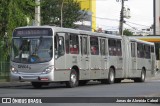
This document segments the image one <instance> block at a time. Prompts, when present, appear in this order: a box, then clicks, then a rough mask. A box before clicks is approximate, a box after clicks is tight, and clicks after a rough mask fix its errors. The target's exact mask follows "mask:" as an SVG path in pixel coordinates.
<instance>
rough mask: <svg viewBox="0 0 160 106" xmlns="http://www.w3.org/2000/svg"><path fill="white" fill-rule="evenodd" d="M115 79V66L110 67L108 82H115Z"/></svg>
mask: <svg viewBox="0 0 160 106" xmlns="http://www.w3.org/2000/svg"><path fill="white" fill-rule="evenodd" d="M114 81H115V73H114V69H113V68H110V69H109V73H108V80H107V83H108V84H113V83H114Z"/></svg>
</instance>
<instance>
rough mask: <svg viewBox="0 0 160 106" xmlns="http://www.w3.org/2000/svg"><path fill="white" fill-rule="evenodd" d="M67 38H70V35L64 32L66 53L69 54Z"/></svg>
mask: <svg viewBox="0 0 160 106" xmlns="http://www.w3.org/2000/svg"><path fill="white" fill-rule="evenodd" d="M69 40H70V36H69V35H68V34H66V35H65V46H66V54H69Z"/></svg>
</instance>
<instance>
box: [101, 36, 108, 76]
mask: <svg viewBox="0 0 160 106" xmlns="http://www.w3.org/2000/svg"><path fill="white" fill-rule="evenodd" d="M107 47H108V43H107V40H106V39H105V38H101V39H100V52H101V78H106V77H107V75H108V73H107V66H108V65H107V63H108V51H107V50H108V48H107Z"/></svg>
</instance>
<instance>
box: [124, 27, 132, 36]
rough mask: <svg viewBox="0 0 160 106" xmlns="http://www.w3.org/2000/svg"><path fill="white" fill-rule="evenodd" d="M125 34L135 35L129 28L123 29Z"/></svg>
mask: <svg viewBox="0 0 160 106" xmlns="http://www.w3.org/2000/svg"><path fill="white" fill-rule="evenodd" d="M123 35H126V36H133V32H131V31H129V30H128V29H125V30H124V31H123Z"/></svg>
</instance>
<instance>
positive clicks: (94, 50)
mask: <svg viewBox="0 0 160 106" xmlns="http://www.w3.org/2000/svg"><path fill="white" fill-rule="evenodd" d="M90 46H91V48H90V50H91V54H92V55H99V43H98V37H92V36H91V37H90Z"/></svg>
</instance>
